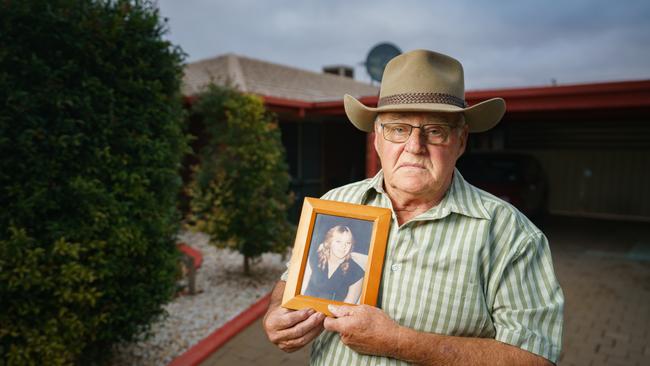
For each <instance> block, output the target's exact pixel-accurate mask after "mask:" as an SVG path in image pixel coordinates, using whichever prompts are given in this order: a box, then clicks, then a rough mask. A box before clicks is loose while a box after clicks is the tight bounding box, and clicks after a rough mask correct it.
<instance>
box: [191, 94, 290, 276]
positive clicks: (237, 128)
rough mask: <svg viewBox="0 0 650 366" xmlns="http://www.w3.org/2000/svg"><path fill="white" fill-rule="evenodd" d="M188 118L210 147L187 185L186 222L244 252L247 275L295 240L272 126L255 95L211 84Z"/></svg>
mask: <svg viewBox="0 0 650 366" xmlns="http://www.w3.org/2000/svg"><path fill="white" fill-rule="evenodd" d="M192 112H193V113H196V114H197V115H198V116H200V117H201V118H202V119H203V122H204V126H205V133H206V134H207V140H208V143H207V144H206V145H205V146H204V147H203V148H202V149H201V151H200V152H199V161H200V164H199V166H197V167H195V169H194V173H195V174H194V179H193V181H192V183H191V184H190V187H189V196H190V197H191V202H190V209H191V215H190V217H189V220H188V222H189V223H190V224H191V225H192V226H193V227H194V228H195V229H197V230H200V231H203V232H205V233H207V234H209V235H210V238H211V240H212V241H213V242H214V243H216V244H217V245H218V246H220V247H227V248H231V249H234V250H238V251H239V252H240V253H241V254H243V256H244V263H243V264H244V272H245V273H246V274H249V262H250V260H251V259H252V258H255V257H258V256H259V255H261V254H262V253H264V252H270V251H272V252H284V250H285V249H286V248H287V246H288V245H290V244H291V240H292V237H293V227H292V226H291V225H290V224H289V221H288V220H287V209H288V207H289V205H290V204H291V199H290V196H289V194H288V193H287V192H288V186H289V174H288V168H287V164H286V162H285V159H284V148H283V146H282V142H281V139H280V130H279V127H278V124H277V123H276V122H275V121H274V117H273V116H272V115H271V114H269V113H268V112H267V111H266V110H265V108H264V104H263V103H262V101H261V100H260V99H259V98H258V97H255V96H252V95H246V94H240V93H238V92H237V91H235V90H234V89H231V88H228V87H219V86H215V85H211V86H209V87H208V89H207V90H206V91H205V92H203V93H202V94H200V95H199V96H198V99H197V102H196V103H195V105H194V106H193V110H192Z"/></svg>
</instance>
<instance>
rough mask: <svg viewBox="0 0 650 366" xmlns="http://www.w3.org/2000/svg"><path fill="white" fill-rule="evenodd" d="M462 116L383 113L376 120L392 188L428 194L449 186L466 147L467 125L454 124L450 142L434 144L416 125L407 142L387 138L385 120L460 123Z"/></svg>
mask: <svg viewBox="0 0 650 366" xmlns="http://www.w3.org/2000/svg"><path fill="white" fill-rule="evenodd" d="M459 121H460V116H458V115H455V114H445V113H424V112H408V113H380V115H379V117H378V120H377V121H376V122H375V149H376V150H377V154H379V159H380V161H381V166H382V169H383V171H384V182H385V184H386V189H388V190H389V191H392V190H397V191H399V192H400V193H406V194H409V195H415V196H422V197H425V196H428V195H435V194H439V193H441V191H442V190H446V188H447V187H448V185H449V183H450V182H451V178H452V176H453V171H454V166H455V165H456V160H457V159H458V158H459V157H460V156H461V155H462V154H463V152H464V151H465V144H466V142H467V133H468V127H467V125H463V126H462V127H458V128H451V129H450V131H449V135H448V137H447V140H446V142H444V143H440V144H436V145H432V144H429V143H427V137H426V136H425V132H424V131H423V130H422V129H419V128H414V129H413V130H412V132H411V135H410V136H409V137H408V139H407V140H406V141H405V142H402V143H395V142H390V141H388V140H386V139H384V135H383V132H384V131H382V126H381V125H382V124H386V123H406V124H409V125H411V126H418V127H419V126H423V125H426V124H441V125H449V126H456V125H458V123H459Z"/></svg>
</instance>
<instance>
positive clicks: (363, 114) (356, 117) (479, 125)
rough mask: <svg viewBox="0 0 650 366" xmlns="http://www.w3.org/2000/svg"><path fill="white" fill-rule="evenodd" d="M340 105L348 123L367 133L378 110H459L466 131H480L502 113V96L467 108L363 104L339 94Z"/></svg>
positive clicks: (495, 122)
mask: <svg viewBox="0 0 650 366" xmlns="http://www.w3.org/2000/svg"><path fill="white" fill-rule="evenodd" d="M343 106H344V108H345V114H347V116H348V118H349V119H350V122H352V124H353V125H354V126H355V127H356V128H358V129H360V130H361V131H366V132H371V131H372V130H373V125H374V123H375V118H376V117H377V113H380V112H441V113H462V114H463V115H464V116H465V122H466V123H467V125H468V126H469V132H483V131H487V130H489V129H490V128H492V127H494V126H496V125H497V123H499V121H500V120H501V118H502V117H503V115H504V113H505V112H506V102H505V101H504V100H503V99H502V98H492V99H489V100H486V101H483V102H481V103H478V104H475V105H473V106H471V107H467V108H460V107H457V106H453V105H449V104H439V103H420V104H392V105H386V106H382V107H377V108H372V107H367V106H365V105H364V104H363V103H361V102H360V101H358V100H357V99H356V98H354V97H353V96H351V95H349V94H346V95H345V96H344V97H343Z"/></svg>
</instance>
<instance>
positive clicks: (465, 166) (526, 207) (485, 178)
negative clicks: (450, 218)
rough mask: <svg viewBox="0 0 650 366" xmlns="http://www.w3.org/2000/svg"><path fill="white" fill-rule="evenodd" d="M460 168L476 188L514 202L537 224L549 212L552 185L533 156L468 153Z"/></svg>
mask: <svg viewBox="0 0 650 366" xmlns="http://www.w3.org/2000/svg"><path fill="white" fill-rule="evenodd" d="M456 167H457V168H458V170H459V171H460V173H461V174H462V175H463V178H465V180H467V181H468V182H470V183H471V184H473V185H474V186H476V187H478V188H481V189H483V190H484V191H487V192H490V193H492V194H493V195H495V196H497V197H499V198H501V199H503V200H504V201H507V202H510V203H511V204H512V205H513V206H515V207H517V208H518V209H519V211H521V212H523V213H524V214H525V215H526V216H528V217H529V218H530V219H532V220H533V221H539V220H541V219H542V218H543V216H544V213H545V211H546V200H547V197H548V184H547V183H546V175H545V174H544V170H543V169H542V166H541V164H540V163H539V161H538V160H537V159H536V158H535V157H534V156H532V155H527V154H520V153H505V152H485V153H468V154H465V155H463V156H462V157H461V158H460V159H458V162H457V163H456Z"/></svg>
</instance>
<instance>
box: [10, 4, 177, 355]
mask: <svg viewBox="0 0 650 366" xmlns="http://www.w3.org/2000/svg"><path fill="white" fill-rule="evenodd" d="M164 32H165V26H164V23H162V22H161V21H160V18H159V15H158V11H157V9H156V8H155V7H154V6H153V5H152V4H151V3H149V2H142V1H126V0H115V1H109V0H106V1H101V0H96V1H93V0H21V1H2V3H1V4H0V100H1V101H2V102H3V105H2V108H0V155H1V156H2V159H0V207H2V209H1V210H0V309H2V311H0V364H5V363H6V364H9V365H30V364H32V365H34V364H38V365H41V364H89V363H95V362H100V361H102V360H105V359H106V357H107V356H108V355H109V352H108V351H109V350H110V346H111V345H112V344H114V343H115V342H119V341H129V340H131V339H133V338H134V336H135V335H137V334H139V333H140V332H141V331H143V330H146V329H147V328H148V327H149V324H151V323H152V322H153V321H154V320H155V319H156V318H157V317H158V316H159V315H161V314H162V308H161V305H162V304H163V303H165V302H167V301H168V300H169V299H170V298H171V296H172V295H173V292H174V284H175V276H176V274H177V251H176V248H175V245H174V244H175V235H176V234H177V230H178V223H179V221H180V216H179V215H178V213H177V212H176V197H177V194H178V191H179V189H180V178H179V174H178V171H179V167H180V161H181V157H182V155H183V154H184V153H185V152H186V151H187V139H186V136H185V134H184V132H183V124H184V121H183V118H184V116H183V110H182V106H181V98H180V95H179V87H180V78H181V73H182V65H181V62H182V58H183V54H182V52H181V51H180V49H178V48H176V47H173V46H172V45H171V44H170V43H169V42H167V41H165V40H163V39H162V35H163V34H164Z"/></svg>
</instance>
